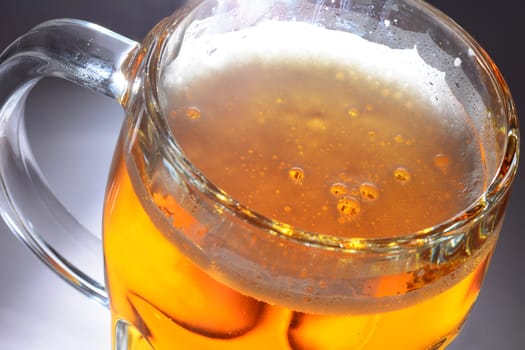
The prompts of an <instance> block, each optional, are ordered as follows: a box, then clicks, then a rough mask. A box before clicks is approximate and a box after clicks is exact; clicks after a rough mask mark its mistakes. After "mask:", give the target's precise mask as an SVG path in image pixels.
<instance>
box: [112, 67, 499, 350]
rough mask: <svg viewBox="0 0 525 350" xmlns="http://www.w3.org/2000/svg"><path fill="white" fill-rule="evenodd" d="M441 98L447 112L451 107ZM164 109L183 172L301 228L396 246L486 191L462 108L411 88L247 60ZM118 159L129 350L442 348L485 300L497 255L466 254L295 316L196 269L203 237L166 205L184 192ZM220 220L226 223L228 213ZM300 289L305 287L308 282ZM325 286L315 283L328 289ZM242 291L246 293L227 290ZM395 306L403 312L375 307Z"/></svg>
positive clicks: (117, 275)
mask: <svg viewBox="0 0 525 350" xmlns="http://www.w3.org/2000/svg"><path fill="white" fill-rule="evenodd" d="M440 97H443V96H440ZM448 98H450V100H449V101H447V100H445V101H442V102H441V103H443V105H446V106H447V105H448V106H450V105H454V103H456V104H457V101H453V97H450V96H449V97H448ZM168 99H169V103H168V106H167V107H166V108H167V110H166V114H167V115H169V116H170V120H169V123H170V126H171V128H172V131H173V133H174V134H175V137H176V140H177V142H178V143H179V145H180V147H181V148H182V150H183V152H184V153H185V155H186V156H187V158H188V159H189V160H190V161H191V162H192V163H193V164H195V165H196V167H197V168H198V169H200V170H201V171H202V172H203V173H204V174H206V176H207V177H208V178H209V179H210V180H211V181H212V182H213V183H214V184H215V185H216V186H218V187H219V188H221V189H222V190H224V191H225V192H226V193H228V194H229V195H231V196H232V197H233V198H235V199H236V200H238V201H239V202H240V203H242V204H243V205H246V206H247V207H249V208H251V209H252V210H254V211H256V212H258V213H260V214H263V215H265V216H267V217H269V218H271V219H274V220H278V221H282V222H284V223H287V224H289V225H291V226H292V227H297V228H300V229H303V230H307V231H311V232H315V233H322V234H327V235H333V236H340V237H385V236H388V237H392V236H400V235H403V234H407V233H412V232H415V231H417V230H421V229H424V228H427V227H430V226H432V225H436V224H438V223H440V222H442V221H443V220H445V219H447V218H450V217H452V216H454V215H455V214H456V213H458V212H460V211H461V210H463V209H464V208H466V207H467V206H468V204H470V203H471V202H472V200H473V199H474V198H476V197H477V196H478V195H479V194H480V193H481V192H482V191H483V190H484V182H485V176H486V175H485V173H484V167H483V152H484V150H483V149H482V147H481V146H479V143H478V139H477V135H476V133H475V132H474V131H473V127H472V125H471V122H470V121H469V119H468V116H466V115H464V111H463V110H461V109H460V108H458V109H455V110H454V111H453V114H450V110H448V109H446V108H445V109H444V108H442V106H443V105H442V104H436V103H433V102H431V101H429V100H428V99H426V98H425V97H422V94H420V93H419V92H418V91H414V90H413V89H410V88H407V87H406V86H404V85H403V84H402V83H396V82H387V81H386V80H384V81H383V80H381V79H378V76H374V75H370V74H367V73H366V72H355V71H353V70H352V69H350V68H349V67H346V66H344V65H334V64H329V65H320V64H318V63H315V62H314V63H312V64H301V65H293V64H290V62H289V61H286V60H275V61H271V60H270V61H267V62H265V64H261V63H260V62H258V61H251V62H250V61H245V62H243V64H240V65H239V64H237V65H233V66H227V67H225V69H223V70H220V71H214V74H213V75H212V76H203V77H200V79H196V78H194V79H192V80H191V83H189V84H188V85H185V86H180V87H177V88H175V89H173V90H172V91H169V96H168ZM172 102H173V106H171V105H170V104H171V103H172ZM444 111H445V112H444ZM119 147H122V145H121V146H119ZM134 149H138V148H137V147H134ZM119 152H120V150H119V151H118V152H117V157H116V159H115V163H114V170H113V174H112V177H111V183H110V187H109V190H108V195H107V201H106V207H105V215H104V217H105V219H104V249H105V258H106V269H107V280H108V287H109V292H110V298H111V308H112V315H113V319H114V322H117V321H119V320H126V321H127V322H129V323H130V324H131V325H132V326H133V327H134V329H135V330H134V331H133V332H132V334H131V336H130V344H129V347H130V349H131V350H142V349H155V350H164V349H175V348H177V349H188V350H193V349H198V350H234V349H238V350H245V349H252V350H255V349H268V348H271V349H274V350H303V349H304V350H317V349H319V350H331V349H362V350H383V349H403V350H426V349H432V350H434V349H443V348H444V347H446V345H447V344H449V343H450V341H451V340H452V339H453V338H454V336H455V335H456V334H457V332H458V331H459V328H460V327H461V325H462V323H463V322H464V320H465V318H466V316H467V314H468V312H469V310H470V308H471V306H472V305H473V303H474V301H475V299H476V297H477V294H478V292H479V288H480V285H481V281H482V279H483V275H484V273H485V269H486V266H487V263H488V260H489V256H490V252H491V251H492V248H493V241H487V242H485V244H484V245H481V247H482V248H481V249H480V251H465V252H459V253H458V254H457V255H461V254H463V255H464V256H465V259H464V260H462V262H463V263H464V264H463V265H462V266H457V265H454V264H453V263H452V262H451V263H448V262H447V261H442V262H440V264H438V265H432V263H431V262H428V264H427V265H424V266H422V268H421V271H422V274H421V275H418V274H416V273H414V272H413V271H406V273H399V274H392V275H388V274H384V275H382V276H380V277H377V276H376V278H375V280H374V286H375V287H374V290H373V291H372V292H371V293H370V294H371V295H372V296H373V297H375V298H377V304H376V305H372V306H366V307H363V308H354V309H352V307H350V306H347V305H342V304H341V305H340V310H342V311H340V312H338V313H337V314H336V313H335V312H334V313H330V312H323V311H320V310H323V308H322V307H321V306H319V305H322V304H323V303H325V304H328V303H330V302H331V301H330V300H324V301H323V300H321V301H317V304H315V305H314V304H309V302H310V300H306V298H305V300H304V305H303V306H304V307H303V306H301V310H300V311H297V310H294V309H293V308H291V306H290V304H289V303H288V302H287V301H286V299H285V298H283V299H279V298H274V299H271V300H270V298H266V296H265V295H263V294H260V293H258V292H257V291H256V290H254V289H255V287H253V286H252V285H251V284H250V283H249V282H246V281H242V282H238V281H234V283H230V282H231V281H232V279H231V278H232V277H231V276H229V277H228V278H225V279H224V280H221V279H220V278H218V279H216V277H217V276H216V275H215V274H213V273H212V272H213V269H214V266H215V262H214V261H212V262H211V263H210V264H201V263H199V262H197V261H195V260H194V259H192V258H191V256H189V255H191V254H190V252H191V250H192V249H190V248H188V246H189V245H191V243H188V242H185V240H184V238H183V235H184V232H186V231H185V228H188V227H192V228H195V229H196V230H197V231H199V230H200V231H199V232H201V233H202V235H204V236H205V235H206V234H207V233H208V231H207V230H208V227H207V224H206V223H205V222H200V221H199V219H198V216H197V215H194V212H193V209H192V208H189V207H186V206H185V204H184V203H182V202H180V201H179V200H178V199H177V195H174V194H173V193H175V192H177V191H176V187H177V185H176V184H175V183H170V182H167V181H169V179H168V178H167V177H166V178H164V177H162V176H161V175H151V174H149V175H147V176H146V175H145V174H143V173H140V172H141V170H140V169H142V168H141V167H137V166H136V164H135V160H133V157H132V156H129V158H126V157H125V156H122V154H120V153H119ZM148 176H149V178H156V180H155V181H151V183H150V184H149V185H146V186H145V188H143V187H144V185H143V184H142V185H141V184H140V180H139V179H144V178H148ZM156 182H160V183H161V185H160V186H157V185H155V183H156ZM197 205H199V204H198V203H197ZM152 208H155V209H152ZM215 215H217V217H216V220H217V221H219V220H222V218H221V212H220V210H218V211H217V212H216V213H215ZM166 225H173V227H176V228H178V229H179V231H180V232H178V233H177V235H180V236H181V237H179V238H177V237H175V238H174V237H173V231H171V230H172V229H169V230H166V229H163V228H165V227H166ZM175 231H177V230H175ZM231 239H235V236H232V237H231ZM254 242H255V244H257V241H254ZM275 249H276V250H279V249H281V248H279V247H278V246H276V247H275ZM283 249H284V248H283ZM267 254H268V260H269V261H271V260H272V256H271V254H272V252H271V251H269V252H267ZM319 254H322V252H321V253H319ZM327 254H328V253H327ZM224 263H226V264H227V263H228V261H217V264H219V265H220V264H224ZM401 263H403V262H401ZM336 264H337V262H336V261H334V265H333V266H332V265H327V266H326V269H327V271H328V270H330V269H332V268H333V267H334V266H335V265H336ZM392 264H394V262H392ZM233 268H234V267H233ZM265 268H266V266H261V269H265ZM272 273H278V271H277V272H275V271H272ZM212 275H213V276H214V277H212ZM296 277H297V278H303V279H304V280H307V279H309V278H310V276H309V275H308V270H306V272H305V273H304V276H296ZM329 282H330V281H325V280H323V279H319V280H315V281H314V283H315V285H316V286H317V287H316V288H319V289H323V288H325V287H326V286H327V285H329ZM236 283H237V284H239V285H242V288H240V289H241V290H242V291H237V290H235V289H233V288H231V286H232V284H236ZM393 291H395V292H393ZM284 292H286V291H284ZM308 292H309V291H308V290H306V294H308ZM342 292H343V293H344V292H345V291H344V290H343V291H342ZM347 292H348V293H349V290H348V291H347ZM392 294H397V296H398V297H399V298H400V300H402V301H401V302H400V303H399V304H398V305H397V306H395V307H382V306H381V305H382V304H381V298H382V297H383V296H385V295H392ZM416 296H417V297H416ZM336 307H337V305H336ZM327 310H328V309H327ZM331 310H334V308H332V309H331ZM343 311H344V312H343Z"/></svg>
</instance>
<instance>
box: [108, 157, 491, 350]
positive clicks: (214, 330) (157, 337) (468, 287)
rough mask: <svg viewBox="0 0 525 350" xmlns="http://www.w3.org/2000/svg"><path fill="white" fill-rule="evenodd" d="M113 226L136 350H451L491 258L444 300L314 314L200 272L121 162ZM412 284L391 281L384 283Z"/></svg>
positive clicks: (114, 270)
mask: <svg viewBox="0 0 525 350" xmlns="http://www.w3.org/2000/svg"><path fill="white" fill-rule="evenodd" d="M105 218H106V219H105V239H104V249H105V255H106V264H107V277H108V285H109V291H110V296H111V310H112V315H113V319H114V320H115V321H116V320H122V319H124V320H127V321H128V322H130V323H131V324H132V325H134V327H136V328H137V329H138V330H139V331H140V332H141V334H142V335H136V337H135V338H134V339H133V345H132V346H131V347H130V349H131V350H143V349H148V350H149V349H155V350H164V349H174V348H181V349H199V350H205V349H209V350H234V349H237V350H245V349H268V348H270V347H271V348H272V349H276V350H281V349H282V350H289V349H297V350H299V349H319V350H330V349H367V350H373V349H377V350H380V349H381V350H383V349H407V350H410V349H413V350H426V349H434V348H432V347H431V346H433V345H435V344H439V345H440V346H439V345H436V347H435V349H442V348H444V346H446V344H448V343H449V342H450V341H451V340H452V339H453V338H454V336H455V335H456V333H457V332H458V331H459V328H460V327H461V325H462V323H463V322H464V319H465V317H466V316H467V314H468V311H469V310H470V308H471V306H472V305H473V303H474V301H475V299H476V297H477V295H478V292H479V288H480V285H481V281H482V278H483V275H484V273H485V268H486V265H487V262H488V259H489V258H488V256H487V255H485V258H484V259H483V260H481V261H480V262H479V264H477V266H474V269H473V270H472V272H470V273H469V274H468V275H467V276H466V277H464V278H463V279H462V280H460V281H458V282H457V283H456V284H452V287H450V288H448V289H446V290H445V291H444V292H443V293H440V294H437V295H434V296H432V297H429V298H428V299H426V300H423V301H421V302H418V303H416V304H413V305H410V306H407V307H404V308H401V309H398V310H393V311H386V312H377V313H375V314H348V315H336V316H330V315H315V314H312V315H310V314H306V313H303V312H294V310H291V309H289V308H287V307H286V306H281V305H269V304H267V303H264V302H261V301H259V300H258V299H257V298H256V296H254V297H248V296H246V295H243V294H240V293H238V292H236V291H235V290H233V289H231V288H228V287H227V286H225V285H224V284H221V283H220V282H218V281H216V280H214V279H213V278H211V277H210V276H209V275H207V274H206V272H205V271H203V270H202V269H200V268H199V267H198V266H196V265H195V264H194V263H193V262H192V261H191V260H189V259H188V258H187V257H186V256H185V255H184V251H181V250H180V249H179V248H177V247H176V246H175V245H173V244H172V242H171V241H170V240H169V239H167V238H166V237H165V236H164V235H163V234H162V232H160V231H159V230H158V228H157V226H156V225H155V223H154V222H153V221H152V219H151V218H150V217H149V216H148V213H146V211H145V210H144V207H143V205H142V204H141V202H140V200H139V199H138V197H137V194H136V192H135V191H134V189H133V186H132V184H131V181H130V177H129V174H128V171H127V170H126V166H125V164H124V162H123V159H122V158H121V159H120V161H119V163H118V164H117V168H116V172H115V174H114V176H113V182H112V186H111V190H110V192H109V195H108V205H107V207H106V215H105ZM472 263H476V262H475V261H472ZM399 279H401V278H399ZM403 282H405V281H399V280H397V278H396V277H395V276H385V277H384V279H383V283H384V284H385V285H388V284H396V283H403ZM454 282H455V281H453V282H452V283H454ZM148 343H149V344H151V347H150V345H148Z"/></svg>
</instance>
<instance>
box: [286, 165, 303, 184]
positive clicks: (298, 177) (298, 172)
mask: <svg viewBox="0 0 525 350" xmlns="http://www.w3.org/2000/svg"><path fill="white" fill-rule="evenodd" d="M288 176H289V177H290V179H291V180H292V181H293V182H294V183H296V184H301V183H303V180H304V170H303V169H301V168H299V167H293V168H291V169H290V170H289V171H288Z"/></svg>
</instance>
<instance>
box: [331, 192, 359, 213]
mask: <svg viewBox="0 0 525 350" xmlns="http://www.w3.org/2000/svg"><path fill="white" fill-rule="evenodd" d="M337 210H338V211H339V212H340V213H341V214H342V215H345V216H347V217H354V216H356V215H357V214H359V213H360V212H361V203H359V201H358V200H357V199H356V198H354V197H350V196H345V197H343V198H341V199H339V202H338V203H337Z"/></svg>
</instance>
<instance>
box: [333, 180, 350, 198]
mask: <svg viewBox="0 0 525 350" xmlns="http://www.w3.org/2000/svg"><path fill="white" fill-rule="evenodd" d="M347 192H348V188H347V187H346V185H345V184H344V183H341V182H336V183H335V184H333V185H332V186H331V187H330V193H331V194H332V196H334V197H336V198H340V197H342V196H344V195H345V194H346V193H347Z"/></svg>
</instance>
